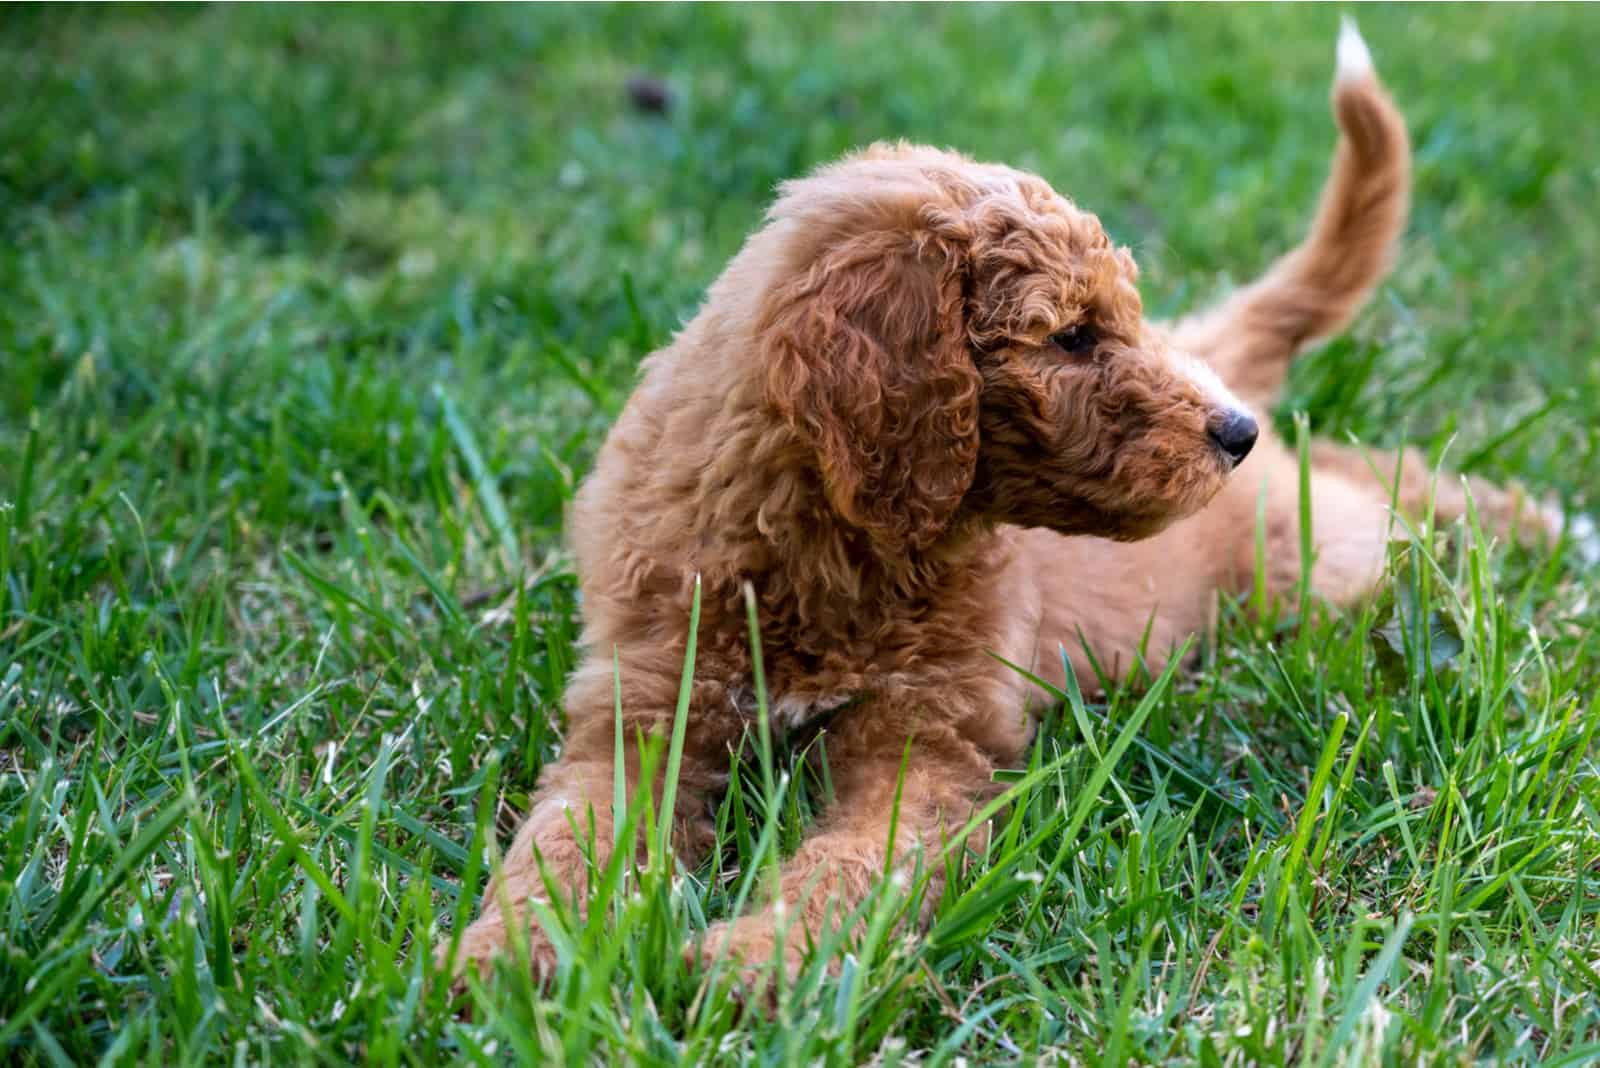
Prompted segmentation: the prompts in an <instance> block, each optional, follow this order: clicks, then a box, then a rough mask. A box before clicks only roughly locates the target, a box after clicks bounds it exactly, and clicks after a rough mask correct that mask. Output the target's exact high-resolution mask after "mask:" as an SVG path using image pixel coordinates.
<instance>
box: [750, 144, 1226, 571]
mask: <svg viewBox="0 0 1600 1068" xmlns="http://www.w3.org/2000/svg"><path fill="white" fill-rule="evenodd" d="M772 215H773V225H772V227H771V228H769V233H770V234H771V238H770V239H771V241H772V242H773V245H772V247H771V251H770V252H769V256H770V259H771V263H770V264H769V268H770V271H771V273H770V275H769V282H768V286H767V289H766V295H765V297H764V300H763V305H762V308H761V309H760V311H759V313H758V321H757V335H758V338H759V343H760V347H761V352H760V358H761V360H762V364H763V367H764V371H765V375H766V395H767V399H768V403H769V404H770V405H771V406H772V407H773V408H774V409H776V411H777V412H778V414H779V415H780V416H781V417H782V418H783V419H785V420H786V421H787V422H788V423H789V424H790V425H791V426H793V427H794V428H795V429H796V430H797V431H798V432H799V434H800V436H801V437H802V438H803V439H804V440H805V441H806V442H808V443H809V444H810V446H811V447H812V448H814V449H815V451H816V455H817V460H818V466H819V468H820V471H821V475H822V481H823V484H824V486H825V487H826V491H827V494H828V498H829V501H830V503H831V504H832V506H833V508H834V509H835V510H836V511H837V512H839V513H840V514H841V515H842V516H843V517H844V518H845V519H846V520H848V521H850V522H851V523H854V524H855V525H857V526H859V527H861V528H863V529H864V530H866V531H867V532H868V533H869V534H871V535H872V536H873V538H874V539H875V540H876V541H877V542H879V543H880V544H882V545H883V546H884V547H885V549H886V550H888V551H891V552H893V551H901V550H904V549H906V548H925V547H927V546H928V545H930V544H932V543H933V542H934V541H936V540H937V539H938V538H939V536H940V535H941V534H942V533H943V532H944V531H945V530H946V529H947V528H948V527H949V525H950V523H951V521H952V520H953V519H955V518H956V516H957V515H958V514H963V513H965V514H970V515H976V516H982V517H984V518H987V519H990V520H994V521H999V522H1009V523H1019V524H1024V525H1029V526H1043V527H1049V528H1051V529H1054V530H1058V531H1061V532H1063V533H1072V534H1094V535H1099V536H1102V537H1109V538H1118V539H1124V540H1127V539H1134V538H1141V537H1146V536H1148V535H1150V534H1153V533H1155V532H1157V531H1159V530H1160V529H1162V528H1163V527H1165V526H1166V525H1167V524H1169V523H1171V522H1173V521H1174V520H1176V519H1180V518H1182V517H1184V516H1186V515H1190V514H1192V513H1193V512H1195V511H1197V510H1198V509H1199V508H1201V507H1202V506H1203V505H1204V504H1205V503H1206V502H1207V501H1209V500H1210V499H1211V497H1212V496H1213V495H1214V494H1215V493H1216V492H1217V490H1218V489H1219V488H1221V486H1222V484H1223V481H1224V479H1225V478H1226V477H1227V475H1228V473H1229V472H1230V471H1231V470H1232V469H1233V468H1234V467H1235V466H1236V465H1237V464H1238V463H1239V461H1241V460H1242V459H1243V458H1244V455H1245V453H1247V452H1248V451H1249V448H1250V445H1251V444H1253V442H1254V440H1255V434H1256V427H1255V422H1254V420H1253V419H1252V418H1251V417H1250V415H1249V413H1248V412H1247V411H1246V410H1245V408H1244V407H1243V405H1241V404H1240V403H1239V402H1238V401H1237V400H1235V399H1234V398H1233V397H1232V396H1231V395H1230V394H1229V393H1228V391H1227V390H1226V389H1225V388H1224V387H1223V386H1222V384H1221V383H1220V382H1219V381H1218V380H1217V379H1216V377H1215V376H1214V375H1212V374H1211V373H1210V372H1209V371H1208V370H1207V369H1206V368H1205V367H1204V366H1203V365H1201V364H1200V363H1198V362H1197V361H1195V360H1193V359H1192V358H1190V357H1189V356H1187V355H1185V354H1182V353H1177V352H1174V351H1172V350H1171V349H1170V348H1169V347H1168V346H1167V344H1166V342H1165V340H1164V338H1163V336H1162V335H1161V333H1160V332H1159V331H1158V330H1156V329H1155V328H1153V327H1152V326H1151V325H1150V324H1148V323H1146V322H1145V320H1144V317H1143V314H1142V311H1141V306H1140V301H1139V295H1138V291H1137V290H1136V289H1135V287H1134V281H1135V278H1136V270H1135V268H1134V264H1133V260H1132V258H1131V257H1130V256H1129V255H1128V253H1127V251H1126V250H1123V249H1118V248H1116V247H1114V246H1113V245H1112V244H1111V242H1110V240H1109V239H1108V238H1107V237H1106V235H1105V232H1104V231H1103V230H1102V229H1101V227H1100V224H1099V222H1098V221H1097V220H1096V219H1095V218H1094V217H1093V216H1092V215H1089V214H1087V213H1085V212H1082V211H1080V210H1078V209H1077V208H1075V207H1074V206H1073V205H1072V204H1070V203H1069V202H1068V201H1066V200H1065V199H1063V198H1062V197H1060V196H1058V195H1057V194H1056V193H1055V192H1054V191H1053V190H1051V189H1050V187H1049V186H1048V185H1047V184H1046V183H1045V182H1043V181H1042V180H1040V179H1038V178H1036V177H1034V176H1032V175H1028V174H1024V173H1021V172H1018V171H1013V170H1011V169H1009V168H1005V167H997V166H989V165H983V164H976V163H972V162H970V161H968V160H966V159H963V158H961V157H959V156H955V155H951V154H948V153H943V152H937V151H934V150H931V149H919V148H909V147H904V146H887V147H876V148H873V149H869V150H868V151H867V152H865V153H863V154H861V155H859V156H855V157H850V158H847V159H846V160H845V161H843V162H841V163H839V164H835V165H833V166H831V167H828V168H824V169H823V170H821V171H819V172H817V173H816V174H814V175H812V176H811V177H809V178H805V179H802V180H800V181H797V182H792V183H790V184H788V185H787V186H786V187H785V188H784V191H783V195H782V196H781V197H780V199H779V201H778V203H777V204H776V205H775V206H774V208H773V212H772Z"/></svg>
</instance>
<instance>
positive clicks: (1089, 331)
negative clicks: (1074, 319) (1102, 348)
mask: <svg viewBox="0 0 1600 1068" xmlns="http://www.w3.org/2000/svg"><path fill="white" fill-rule="evenodd" d="M1050 343H1051V344H1053V345H1055V346H1056V347H1057V348H1058V349H1060V350H1061V351H1062V352H1064V353H1066V354H1067V355H1068V356H1075V357H1078V358H1080V359H1083V358H1087V357H1089V356H1093V355H1094V347H1095V346H1096V345H1098V344H1099V343H1100V335H1098V334H1096V333H1095V332H1094V329H1093V328H1092V327H1088V326H1083V325H1081V324H1080V325H1078V326H1075V327H1073V328H1072V329H1071V330H1063V331H1061V333H1059V334H1051V335H1050Z"/></svg>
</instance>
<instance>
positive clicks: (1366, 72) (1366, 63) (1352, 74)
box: [1336, 15, 1373, 82]
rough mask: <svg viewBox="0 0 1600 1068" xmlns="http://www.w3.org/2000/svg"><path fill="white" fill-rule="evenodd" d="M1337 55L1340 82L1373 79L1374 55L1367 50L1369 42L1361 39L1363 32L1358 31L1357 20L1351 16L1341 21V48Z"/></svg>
mask: <svg viewBox="0 0 1600 1068" xmlns="http://www.w3.org/2000/svg"><path fill="white" fill-rule="evenodd" d="M1336 54H1337V56H1338V62H1339V69H1338V74H1337V77H1338V79H1339V80H1340V81H1342V82H1343V81H1355V80H1356V79H1358V78H1370V77H1372V75H1373V66H1372V53H1371V52H1369V51H1368V50H1367V42H1365V41H1363V40H1362V39H1361V31H1360V30H1358V29H1356V20H1355V19H1353V18H1351V17H1350V16H1349V15H1346V16H1345V17H1344V18H1342V19H1340V20H1339V48H1338V52H1337V53H1336Z"/></svg>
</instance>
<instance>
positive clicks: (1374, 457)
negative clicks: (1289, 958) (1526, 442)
mask: <svg viewBox="0 0 1600 1068" xmlns="http://www.w3.org/2000/svg"><path fill="white" fill-rule="evenodd" d="M1311 466H1312V470H1313V474H1314V475H1323V474H1328V473H1332V474H1336V475H1338V476H1339V477H1341V478H1344V479H1346V480H1348V481H1350V482H1352V483H1355V484H1358V485H1368V486H1371V487H1372V489H1373V492H1375V493H1378V494H1381V495H1382V496H1383V497H1384V499H1386V500H1390V501H1393V503H1394V505H1395V507H1396V508H1397V509H1398V510H1399V513H1400V515H1402V516H1404V517H1405V518H1406V519H1407V520H1408V521H1410V522H1412V523H1417V522H1420V521H1421V520H1422V519H1424V518H1432V519H1433V521H1434V522H1435V523H1439V524H1444V523H1453V522H1455V521H1456V520H1457V519H1460V518H1461V517H1462V516H1464V515H1466V514H1467V499H1468V494H1471V500H1472V506H1473V508H1474V509H1476V511H1477V513H1478V521H1479V522H1480V523H1481V524H1482V525H1483V529H1484V531H1485V532H1486V533H1488V534H1492V535H1494V536H1496V537H1498V538H1501V539H1515V540H1516V541H1518V542H1520V543H1521V544H1523V545H1527V546H1529V547H1533V548H1538V547H1544V546H1549V545H1551V544H1553V543H1554V542H1555V540H1556V538H1558V537H1560V535H1561V534H1562V532H1563V531H1566V532H1567V534H1568V537H1569V539H1570V540H1571V543H1572V548H1573V551H1574V552H1575V553H1576V554H1577V556H1578V557H1579V559H1581V560H1582V561H1583V562H1584V563H1586V564H1590V565H1593V564H1594V563H1596V562H1600V536H1597V533H1596V530H1595V525H1594V521H1593V520H1592V519H1590V518H1589V517H1588V516H1584V515H1579V516H1574V517H1572V518H1571V519H1569V518H1568V517H1567V516H1566V515H1565V514H1564V513H1563V512H1562V510H1561V507H1560V505H1558V504H1557V503H1556V502H1555V501H1553V500H1550V499H1543V500H1541V499H1540V498H1538V497H1536V496H1535V495H1534V494H1533V493H1532V492H1531V491H1529V490H1528V489H1527V488H1526V487H1525V486H1523V485H1522V484H1521V483H1520V482H1508V483H1506V484H1504V485H1498V484H1496V483H1494V482H1490V481H1489V480H1488V479H1486V478H1481V477H1479V476H1477V475H1467V476H1465V483H1466V484H1465V486H1463V485H1462V481H1463V480H1462V476H1460V475H1458V474H1455V473H1453V472H1451V471H1447V470H1437V469H1435V468H1433V467H1430V466H1429V464H1428V462H1427V460H1426V459H1424V457H1423V455H1422V453H1421V452H1419V451H1418V450H1416V449H1405V450H1403V451H1401V452H1399V453H1395V452H1390V451H1387V450H1384V449H1368V448H1365V447H1363V446H1357V445H1342V444H1339V443H1337V442H1332V441H1315V442H1313V443H1312V445H1311Z"/></svg>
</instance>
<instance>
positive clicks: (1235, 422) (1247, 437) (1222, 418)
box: [1206, 410, 1261, 467]
mask: <svg viewBox="0 0 1600 1068" xmlns="http://www.w3.org/2000/svg"><path fill="white" fill-rule="evenodd" d="M1206 432H1207V433H1209V434H1210V435H1211V440H1212V441H1214V442H1216V444H1217V448H1219V449H1221V450H1222V453H1223V455H1224V456H1226V457H1227V458H1228V461H1229V463H1231V464H1232V465H1233V466H1234V467H1238V466H1239V465H1240V464H1241V463H1243V462H1244V458H1245V457H1246V456H1249V455H1250V450H1251V449H1252V448H1254V447H1255V444H1256V438H1257V437H1259V436H1260V434H1261V428H1260V427H1258V426H1257V425H1256V421H1255V417H1254V416H1252V415H1251V414H1250V413H1249V412H1243V411H1238V410H1234V411H1228V412H1219V413H1218V414H1217V415H1215V416H1213V417H1212V418H1211V421H1210V423H1209V424H1208V425H1207V426H1206Z"/></svg>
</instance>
